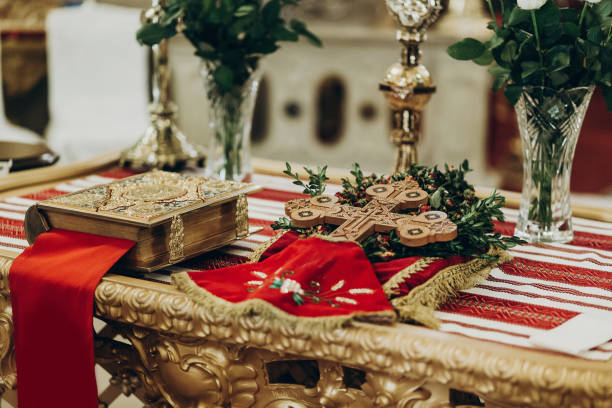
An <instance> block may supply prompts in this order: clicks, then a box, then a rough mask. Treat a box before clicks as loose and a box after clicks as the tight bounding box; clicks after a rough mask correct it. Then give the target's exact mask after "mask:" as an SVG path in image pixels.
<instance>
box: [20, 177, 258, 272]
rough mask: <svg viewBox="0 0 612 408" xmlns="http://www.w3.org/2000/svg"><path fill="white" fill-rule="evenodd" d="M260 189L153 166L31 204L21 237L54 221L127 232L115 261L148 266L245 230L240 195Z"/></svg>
mask: <svg viewBox="0 0 612 408" xmlns="http://www.w3.org/2000/svg"><path fill="white" fill-rule="evenodd" d="M259 189H260V188H259V187H257V186H254V185H252V184H247V183H239V182H234V181H223V180H210V179H206V178H202V177H195V176H189V175H183V174H177V173H168V172H164V171H152V172H149V173H144V174H139V175H136V176H132V177H128V178H125V179H122V180H118V181H114V182H112V183H109V184H103V185H99V186H94V187H91V188H88V189H85V190H81V191H77V192H74V193H70V194H66V195H64V196H60V197H55V198H52V199H49V200H45V201H41V202H39V203H37V204H36V205H34V206H32V207H31V208H30V209H29V210H28V213H27V214H26V236H27V239H28V241H29V242H30V243H32V242H34V240H35V239H36V237H37V236H38V235H39V234H40V233H42V232H45V231H48V230H49V229H51V228H60V229H66V230H71V231H78V232H86V233H90V234H96V235H103V236H108V237H113V238H123V239H129V240H132V241H136V245H135V246H134V247H133V248H132V249H131V250H130V251H129V252H128V253H127V254H126V255H125V256H124V257H123V258H122V259H121V261H120V264H121V265H123V266H126V267H128V268H131V269H138V270H143V271H148V272H152V271H155V270H158V269H161V268H164V267H167V266H169V265H173V264H175V263H178V262H180V261H182V260H185V259H187V258H190V257H193V256H196V255H199V254H202V253H204V252H208V251H212V250H214V249H217V248H220V247H222V246H224V245H227V244H229V243H231V242H232V241H234V240H236V239H240V238H244V237H246V236H247V235H248V233H249V223H248V207H247V200H246V195H247V194H249V193H252V192H255V191H258V190H259Z"/></svg>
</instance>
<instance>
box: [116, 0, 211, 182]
mask: <svg viewBox="0 0 612 408" xmlns="http://www.w3.org/2000/svg"><path fill="white" fill-rule="evenodd" d="M165 3H166V0H153V7H151V8H150V9H148V10H147V11H145V12H144V13H143V18H142V20H143V24H146V23H158V22H160V21H161V19H162V18H163V15H164V5H165ZM152 53H153V101H152V102H151V104H150V105H149V113H150V115H151V123H150V124H149V126H148V127H147V129H146V130H145V132H144V135H143V136H142V137H141V138H140V139H139V140H138V142H136V144H135V145H134V146H132V147H130V148H129V149H127V150H125V151H123V152H122V153H121V159H120V163H121V165H123V166H128V167H132V168H137V169H164V170H180V169H182V168H183V167H185V165H187V164H195V165H197V166H199V167H203V166H204V161H205V158H206V156H205V153H204V152H203V149H202V148H200V147H197V146H193V145H192V144H190V143H189V142H188V141H187V138H186V137H185V135H183V133H182V132H181V131H180V130H179V129H178V127H177V125H176V112H177V107H176V104H175V103H174V102H172V100H171V98H170V93H169V84H170V66H169V61H168V40H167V39H164V40H162V41H161V42H160V43H159V44H157V45H154V46H153V47H152Z"/></svg>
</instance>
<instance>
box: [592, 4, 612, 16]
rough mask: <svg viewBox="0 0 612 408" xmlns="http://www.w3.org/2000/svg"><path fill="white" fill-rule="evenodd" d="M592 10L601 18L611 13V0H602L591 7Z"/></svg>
mask: <svg viewBox="0 0 612 408" xmlns="http://www.w3.org/2000/svg"><path fill="white" fill-rule="evenodd" d="M593 11H595V13H597V14H598V15H599V16H600V17H601V18H605V17H608V16H609V15H610V14H611V13H612V0H603V1H602V2H601V3H599V4H596V5H595V6H594V7H593Z"/></svg>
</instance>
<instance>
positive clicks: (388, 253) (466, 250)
mask: <svg viewBox="0 0 612 408" xmlns="http://www.w3.org/2000/svg"><path fill="white" fill-rule="evenodd" d="M304 169H305V170H306V172H307V173H308V175H309V183H308V184H306V183H304V182H302V181H301V180H300V179H299V175H298V173H297V172H296V173H294V172H293V170H292V169H291V166H290V165H289V164H288V163H287V169H286V170H285V172H284V173H285V174H287V175H288V176H289V177H291V178H293V179H295V181H294V184H296V185H299V186H302V187H304V193H305V194H309V195H310V196H316V195H320V194H321V193H322V192H323V191H325V181H327V180H328V179H327V176H326V170H327V167H323V168H318V169H317V171H313V170H311V169H307V168H304ZM469 171H471V170H470V168H469V164H468V161H467V160H466V161H464V162H463V163H462V164H461V166H459V167H458V168H454V167H452V166H448V165H446V166H444V170H440V169H439V168H438V167H437V166H435V167H426V166H416V165H413V166H412V167H411V168H410V170H409V171H408V172H406V173H401V174H396V175H393V176H377V175H376V174H370V175H367V176H366V175H365V174H364V173H363V171H362V170H361V167H360V166H359V165H358V164H354V165H353V170H352V171H351V175H352V176H353V178H354V182H352V181H351V180H350V179H348V178H345V179H343V180H342V187H343V188H344V189H343V190H342V191H341V192H339V193H337V194H336V195H337V197H338V198H339V199H340V204H348V205H352V206H355V207H363V206H365V205H366V204H367V203H368V199H367V197H366V190H367V189H368V187H370V186H373V185H375V184H388V183H392V182H395V181H400V180H404V179H406V178H412V179H414V180H416V181H417V182H418V183H419V185H420V186H421V188H422V189H423V190H425V191H426V192H427V193H428V194H429V204H428V205H421V206H420V207H419V208H418V209H416V210H408V211H404V213H420V212H425V211H431V210H439V211H444V212H446V213H447V214H448V216H449V218H450V219H451V221H453V222H454V223H455V224H457V228H458V236H457V238H456V239H454V240H453V241H451V242H437V243H433V244H429V245H426V246H424V247H420V248H410V247H406V246H404V245H402V244H401V243H400V240H399V237H398V236H397V235H396V234H395V232H394V231H392V232H391V233H390V234H384V233H376V234H374V235H372V236H370V237H369V238H366V239H365V240H364V241H363V242H362V243H361V246H362V247H363V249H364V251H365V253H366V255H367V256H368V258H369V259H370V261H372V262H380V261H391V260H393V259H397V258H404V257H409V256H427V257H440V258H446V257H450V256H453V255H459V256H473V257H477V258H485V259H495V257H494V256H491V255H489V250H491V249H508V248H512V247H515V246H516V245H520V244H524V243H525V241H522V240H521V239H519V238H516V237H502V236H501V234H500V233H498V232H495V231H494V221H495V220H497V221H502V222H503V221H504V215H503V213H502V211H501V209H502V208H503V207H504V205H505V199H504V197H502V196H501V195H500V194H498V193H497V192H493V193H492V194H491V196H490V197H488V198H485V199H478V198H476V196H475V190H474V186H473V185H471V184H469V183H468V182H467V181H466V180H465V175H466V173H468V172H469ZM272 228H274V229H288V230H294V231H297V232H298V233H300V234H301V235H305V236H309V235H312V234H329V233H331V232H332V231H334V230H335V229H336V228H337V227H336V226H333V225H327V224H326V225H321V226H317V227H313V228H309V229H303V228H297V227H294V226H293V225H292V223H291V220H289V219H288V218H285V217H283V218H281V219H279V220H278V221H277V222H275V223H274V224H273V225H272Z"/></svg>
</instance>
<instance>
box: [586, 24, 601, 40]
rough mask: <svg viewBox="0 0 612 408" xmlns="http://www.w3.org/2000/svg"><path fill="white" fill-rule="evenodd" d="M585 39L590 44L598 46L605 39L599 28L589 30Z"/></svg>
mask: <svg viewBox="0 0 612 408" xmlns="http://www.w3.org/2000/svg"><path fill="white" fill-rule="evenodd" d="M587 39H588V40H589V41H590V42H592V43H595V44H600V43H601V42H602V41H603V40H604V39H605V38H604V34H603V32H602V31H601V27H599V26H595V27H591V28H589V30H588V31H587Z"/></svg>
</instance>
